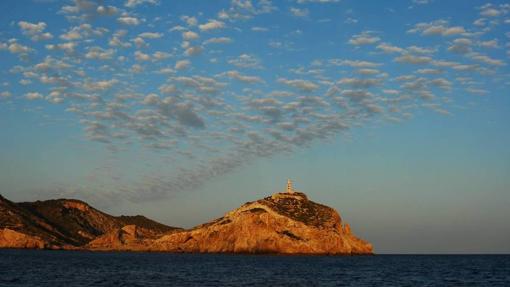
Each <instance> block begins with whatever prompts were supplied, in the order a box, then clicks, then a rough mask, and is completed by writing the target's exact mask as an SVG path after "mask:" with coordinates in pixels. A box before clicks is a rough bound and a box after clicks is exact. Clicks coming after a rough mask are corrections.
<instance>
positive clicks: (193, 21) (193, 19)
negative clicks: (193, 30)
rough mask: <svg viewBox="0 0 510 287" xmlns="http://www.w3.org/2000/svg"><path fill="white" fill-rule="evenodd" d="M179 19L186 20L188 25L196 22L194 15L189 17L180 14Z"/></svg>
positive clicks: (194, 24)
mask: <svg viewBox="0 0 510 287" xmlns="http://www.w3.org/2000/svg"><path fill="white" fill-rule="evenodd" d="M181 20H182V21H184V22H186V24H187V25H188V26H196V25H197V24H198V20H197V18H195V17H190V16H186V15H184V16H181Z"/></svg>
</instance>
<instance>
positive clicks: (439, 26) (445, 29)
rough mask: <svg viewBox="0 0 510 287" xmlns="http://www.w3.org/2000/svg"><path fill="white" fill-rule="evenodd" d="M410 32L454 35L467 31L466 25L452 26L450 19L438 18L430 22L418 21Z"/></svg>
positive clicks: (426, 34) (428, 34) (427, 34)
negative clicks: (449, 23)
mask: <svg viewBox="0 0 510 287" xmlns="http://www.w3.org/2000/svg"><path fill="white" fill-rule="evenodd" d="M407 32H408V33H421V34H422V35H425V36H430V35H441V36H452V35H459V34H465V33H467V32H466V30H465V29H464V27H462V26H454V27H450V26H449V25H448V21H445V20H436V21H433V22H429V23H424V22H422V23H418V24H416V25H414V28H412V29H409V30H408V31H407Z"/></svg>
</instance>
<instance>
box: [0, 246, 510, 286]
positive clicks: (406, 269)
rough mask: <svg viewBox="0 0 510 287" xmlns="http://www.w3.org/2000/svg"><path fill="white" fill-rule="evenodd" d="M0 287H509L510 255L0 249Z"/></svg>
mask: <svg viewBox="0 0 510 287" xmlns="http://www.w3.org/2000/svg"><path fill="white" fill-rule="evenodd" d="M0 286H510V256H508V255H460V256H457V255H431V256H429V255H426V256H423V255H421V256H414V255H377V256H354V257H326V256H265V255H257V256H249V255H200V254H165V253H92V252H72V251H35V250H0Z"/></svg>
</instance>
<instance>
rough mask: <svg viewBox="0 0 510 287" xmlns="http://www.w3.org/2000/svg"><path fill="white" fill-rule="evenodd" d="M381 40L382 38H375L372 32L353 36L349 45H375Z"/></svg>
mask: <svg viewBox="0 0 510 287" xmlns="http://www.w3.org/2000/svg"><path fill="white" fill-rule="evenodd" d="M379 40H381V38H379V37H377V36H373V35H372V33H370V32H362V33H361V34H358V35H354V36H352V38H351V39H350V40H349V42H348V43H349V44H351V45H356V46H360V45H370V44H374V43H376V42H378V41H379Z"/></svg>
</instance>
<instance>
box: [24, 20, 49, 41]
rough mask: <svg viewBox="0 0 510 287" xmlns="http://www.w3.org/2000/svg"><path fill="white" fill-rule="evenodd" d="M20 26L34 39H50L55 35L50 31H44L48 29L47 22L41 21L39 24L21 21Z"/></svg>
mask: <svg viewBox="0 0 510 287" xmlns="http://www.w3.org/2000/svg"><path fill="white" fill-rule="evenodd" d="M18 26H19V27H20V28H21V30H22V32H23V34H25V35H27V36H29V37H30V39H32V41H42V40H49V39H51V38H53V35H52V34H51V33H49V32H44V30H45V29H46V23H44V22H39V23H37V24H34V23H30V22H26V21H20V22H18Z"/></svg>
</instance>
